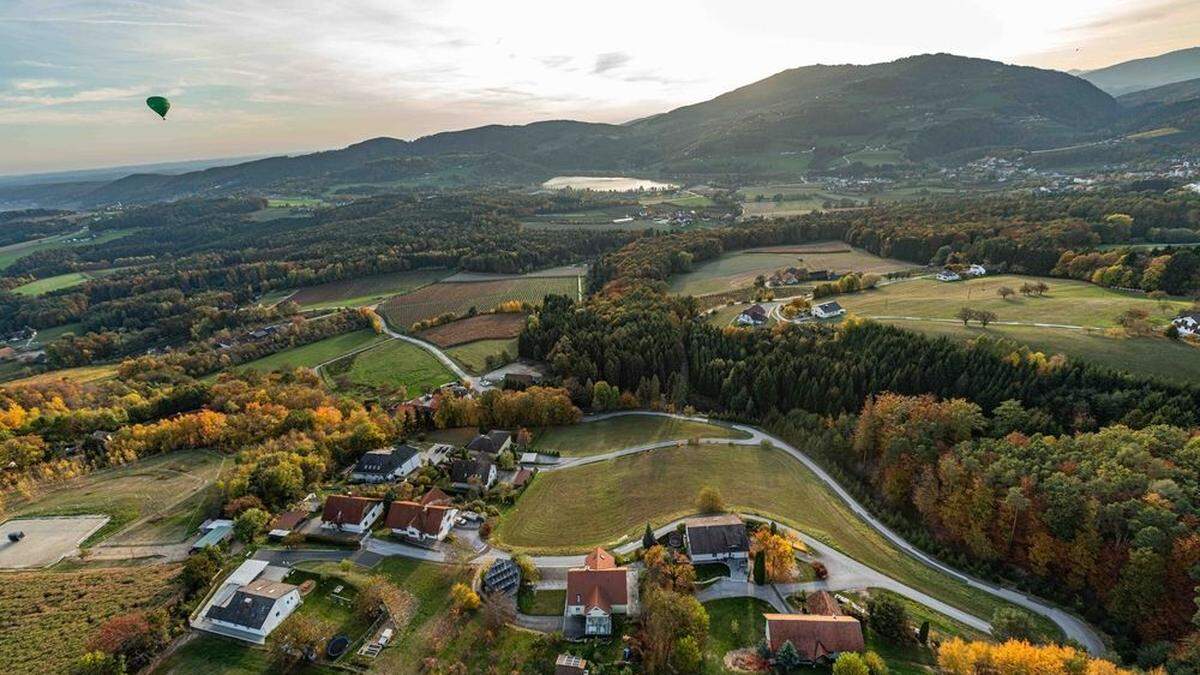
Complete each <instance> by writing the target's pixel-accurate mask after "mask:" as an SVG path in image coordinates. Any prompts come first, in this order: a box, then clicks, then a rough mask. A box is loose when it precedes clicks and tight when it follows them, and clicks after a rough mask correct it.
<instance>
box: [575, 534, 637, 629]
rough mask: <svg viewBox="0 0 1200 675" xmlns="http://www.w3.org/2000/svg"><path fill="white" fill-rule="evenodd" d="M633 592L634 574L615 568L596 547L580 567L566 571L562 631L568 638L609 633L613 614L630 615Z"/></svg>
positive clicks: (634, 592) (634, 586) (625, 569)
mask: <svg viewBox="0 0 1200 675" xmlns="http://www.w3.org/2000/svg"><path fill="white" fill-rule="evenodd" d="M636 593H637V575H636V574H635V573H633V572H631V571H630V570H629V568H627V567H617V561H616V559H615V558H613V556H612V554H611V553H609V552H608V551H605V550H604V549H602V548H596V550H594V551H592V552H591V553H589V554H588V556H587V557H586V558H585V559H584V562H583V567H576V568H572V569H569V570H567V600H566V603H567V606H566V609H565V610H564V612H563V634H564V635H567V636H572V637H586V636H594V635H611V634H612V617H613V615H614V614H631V613H633V612H632V611H631V610H632V608H633V607H634V606H635V602H634V601H632V600H631V598H632V597H635V596H636Z"/></svg>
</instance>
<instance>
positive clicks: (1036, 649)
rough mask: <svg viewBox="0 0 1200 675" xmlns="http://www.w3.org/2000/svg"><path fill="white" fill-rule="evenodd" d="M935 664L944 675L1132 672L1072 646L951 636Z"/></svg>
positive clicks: (1113, 674) (1129, 674)
mask: <svg viewBox="0 0 1200 675" xmlns="http://www.w3.org/2000/svg"><path fill="white" fill-rule="evenodd" d="M938 667H939V668H940V669H941V671H942V672H944V673H946V674H947V675H981V674H983V673H987V674H989V675H991V674H995V675H1026V674H1027V673H1085V674H1086V675H1133V671H1131V670H1125V669H1123V668H1119V667H1118V666H1116V665H1115V664H1113V663H1112V662H1110V661H1104V660H1102V659H1093V658H1089V657H1088V656H1087V654H1085V653H1083V652H1080V651H1079V650H1077V649H1075V648H1074V647H1064V646H1061V645H1043V646H1036V645H1031V644H1029V643H1028V642H1021V641H1018V640H1009V641H1007V642H1004V643H1002V644H994V643H990V642H966V641H964V640H962V639H961V638H954V639H952V640H950V641H948V642H945V643H943V644H942V645H941V647H939V648H938Z"/></svg>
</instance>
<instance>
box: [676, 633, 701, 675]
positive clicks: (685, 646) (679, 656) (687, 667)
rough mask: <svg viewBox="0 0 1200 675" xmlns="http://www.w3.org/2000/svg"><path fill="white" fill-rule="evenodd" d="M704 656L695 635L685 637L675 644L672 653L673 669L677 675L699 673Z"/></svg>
mask: <svg viewBox="0 0 1200 675" xmlns="http://www.w3.org/2000/svg"><path fill="white" fill-rule="evenodd" d="M703 659H704V654H703V653H702V652H701V651H700V643H699V641H697V640H696V637H695V636H694V635H684V636H683V637H681V638H679V640H678V641H677V642H676V643H675V649H673V650H672V651H671V667H672V668H673V669H674V670H675V672H677V673H698V672H700V663H701V662H702V661H703Z"/></svg>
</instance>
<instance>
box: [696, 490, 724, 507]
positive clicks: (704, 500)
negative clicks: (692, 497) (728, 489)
mask: <svg viewBox="0 0 1200 675" xmlns="http://www.w3.org/2000/svg"><path fill="white" fill-rule="evenodd" d="M696 509H697V510H698V511H700V513H721V512H723V511H724V510H725V500H724V499H722V498H721V493H720V492H718V491H717V489H716V488H713V487H709V486H707V485H706V486H704V487H702V488H700V493H699V494H697V495H696Z"/></svg>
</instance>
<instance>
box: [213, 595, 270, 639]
mask: <svg viewBox="0 0 1200 675" xmlns="http://www.w3.org/2000/svg"><path fill="white" fill-rule="evenodd" d="M274 606H275V598H266V597H263V596H261V595H255V594H253V593H246V592H245V591H237V592H235V593H234V594H233V597H232V598H231V599H230V600H229V604H228V605H225V606H224V607H222V606H220V605H213V606H212V607H209V608H208V613H207V614H206V615H205V616H207V617H208V618H210V619H216V620H218V621H225V622H228V623H232V624H237V625H239V626H245V627H246V628H253V629H255V630H257V629H259V628H262V625H263V623H265V622H266V620H267V617H269V616H271V608H272V607H274Z"/></svg>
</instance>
